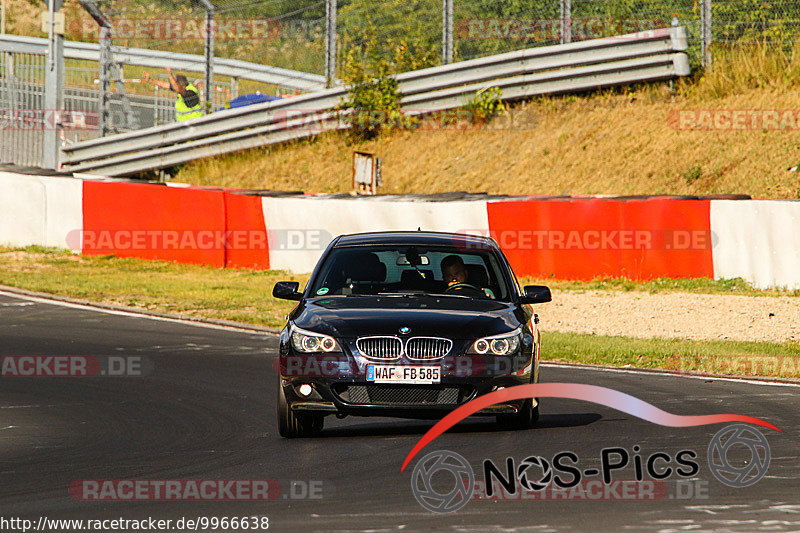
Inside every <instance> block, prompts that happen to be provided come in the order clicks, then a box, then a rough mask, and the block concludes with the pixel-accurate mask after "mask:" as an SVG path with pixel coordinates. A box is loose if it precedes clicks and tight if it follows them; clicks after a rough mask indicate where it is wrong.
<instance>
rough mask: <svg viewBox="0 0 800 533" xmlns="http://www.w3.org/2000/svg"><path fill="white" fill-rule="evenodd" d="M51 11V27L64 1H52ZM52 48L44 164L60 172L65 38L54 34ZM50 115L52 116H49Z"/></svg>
mask: <svg viewBox="0 0 800 533" xmlns="http://www.w3.org/2000/svg"><path fill="white" fill-rule="evenodd" d="M51 5H52V10H51V11H50V17H51V25H52V17H53V16H55V12H56V11H58V10H60V9H61V6H62V5H63V0H52V4H51ZM51 38H52V46H51V47H50V48H49V49H48V51H50V52H51V53H52V55H51V56H50V57H48V58H47V61H46V65H47V66H46V68H45V74H44V102H43V104H44V105H43V106H42V107H43V108H44V109H43V110H42V114H43V118H44V120H45V121H48V119H49V118H50V117H52V118H53V120H52V121H51V123H49V124H47V123H45V124H44V139H43V142H42V150H43V153H42V164H43V165H44V167H45V168H49V169H52V170H58V163H59V150H60V141H59V131H58V128H59V127H60V124H61V113H62V112H63V110H64V36H63V35H58V34H55V33H54V34H53V35H52V37H51ZM48 113H49V114H50V115H49V116H48Z"/></svg>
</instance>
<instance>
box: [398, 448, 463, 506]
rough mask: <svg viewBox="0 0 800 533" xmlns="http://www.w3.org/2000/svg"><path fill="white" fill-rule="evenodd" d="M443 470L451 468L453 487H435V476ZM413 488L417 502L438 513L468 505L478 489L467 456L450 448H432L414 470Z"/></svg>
mask: <svg viewBox="0 0 800 533" xmlns="http://www.w3.org/2000/svg"><path fill="white" fill-rule="evenodd" d="M440 471H445V472H449V473H450V475H451V476H452V477H453V479H452V480H448V485H449V486H450V487H451V488H449V489H448V490H447V491H446V492H444V493H442V492H438V491H437V490H436V488H434V487H433V483H432V481H433V476H434V475H436V474H437V473H438V472H440ZM411 491H412V492H413V493H414V497H415V498H416V499H417V502H419V504H420V505H421V506H423V507H424V508H425V509H427V510H429V511H433V512H434V513H450V512H453V511H457V510H458V509H461V508H462V507H464V506H465V505H466V504H467V502H469V500H470V498H472V493H473V492H474V491H475V473H474V472H473V471H472V467H471V466H470V465H469V463H468V462H467V460H466V459H464V458H463V457H462V456H461V455H459V454H457V453H455V452H451V451H448V450H438V451H435V452H431V453H429V454H428V455H426V456H425V457H423V458H422V459H420V460H419V462H418V463H417V464H416V466H414V471H413V472H412V473H411Z"/></svg>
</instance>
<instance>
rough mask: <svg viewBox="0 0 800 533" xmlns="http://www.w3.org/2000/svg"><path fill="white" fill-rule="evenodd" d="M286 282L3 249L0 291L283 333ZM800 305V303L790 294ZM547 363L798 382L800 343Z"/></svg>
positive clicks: (597, 352)
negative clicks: (280, 289) (278, 289)
mask: <svg viewBox="0 0 800 533" xmlns="http://www.w3.org/2000/svg"><path fill="white" fill-rule="evenodd" d="M279 280H296V281H299V282H300V284H301V286H303V285H304V284H305V283H306V282H307V281H308V275H293V274H289V273H287V272H283V271H275V270H268V271H254V270H244V269H242V270H233V269H231V270H225V269H217V268H212V267H204V266H197V265H185V264H177V263H170V262H165V261H147V260H142V259H120V258H116V257H112V256H96V257H88V256H80V255H74V254H70V253H68V252H66V251H64V250H58V249H52V248H42V247H28V248H22V249H20V248H3V247H0V284H2V285H9V286H13V287H18V288H22V289H27V290H33V291H39V292H44V293H49V294H55V295H60V296H67V297H72V298H80V299H83V300H88V301H92V302H101V303H110V304H118V305H125V306H131V307H135V308H140V309H147V310H154V311H160V312H165V313H177V314H182V315H188V316H194V317H204V318H213V319H223V320H234V321H238V322H243V323H247V324H256V325H263V326H272V327H280V326H282V325H283V324H284V322H285V319H286V314H287V313H288V312H289V310H290V309H291V308H292V306H293V305H294V302H289V301H284V300H277V299H275V298H273V297H272V287H273V285H274V283H275V282H276V281H279ZM522 282H523V283H535V282H540V283H541V282H547V283H548V284H549V285H551V286H552V287H553V288H555V289H559V290H597V289H602V290H647V291H673V290H684V291H686V290H689V291H693V292H709V293H723V294H750V295H752V294H768V295H772V294H779V292H777V291H756V290H755V289H752V288H749V287H748V286H747V285H746V284H744V283H743V282H742V281H741V280H738V281H737V280H728V281H713V280H655V281H652V282H646V283H634V282H631V281H626V280H597V281H592V282H586V283H580V282H565V281H555V280H532V279H525V280H522ZM793 294H795V295H796V293H793ZM542 335H543V351H542V354H543V360H544V361H563V362H576V363H588V364H599V365H610V366H617V367H626V366H630V367H638V368H661V369H667V370H678V371H700V372H711V373H717V374H733V375H772V376H780V377H800V343H796V342H795V343H782V344H774V343H764V342H733V341H692V340H682V339H634V338H628V337H609V336H601V335H586V334H576V333H561V332H552V331H546V330H545V331H544V332H543V333H542Z"/></svg>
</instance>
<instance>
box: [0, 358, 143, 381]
mask: <svg viewBox="0 0 800 533" xmlns="http://www.w3.org/2000/svg"><path fill="white" fill-rule="evenodd" d="M153 368H154V365H153V361H152V360H150V359H149V358H147V357H142V356H138V355H109V356H94V355H4V356H2V358H0V376H1V377H4V378H91V377H124V378H130V377H142V376H147V375H150V374H152V373H153Z"/></svg>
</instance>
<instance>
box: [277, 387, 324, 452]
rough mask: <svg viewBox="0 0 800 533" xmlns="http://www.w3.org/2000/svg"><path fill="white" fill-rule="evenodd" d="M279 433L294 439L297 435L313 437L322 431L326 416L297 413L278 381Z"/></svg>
mask: <svg viewBox="0 0 800 533" xmlns="http://www.w3.org/2000/svg"><path fill="white" fill-rule="evenodd" d="M277 404H278V433H280V435H281V437H285V438H287V439H293V438H297V437H313V436H316V435H319V434H320V433H321V432H322V427H323V425H324V424H325V418H324V417H322V416H320V415H312V414H302V415H300V414H295V412H294V411H292V410H291V409H290V408H289V404H288V402H287V401H286V394H285V393H284V390H283V387H282V386H281V384H280V382H279V383H278V402H277Z"/></svg>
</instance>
